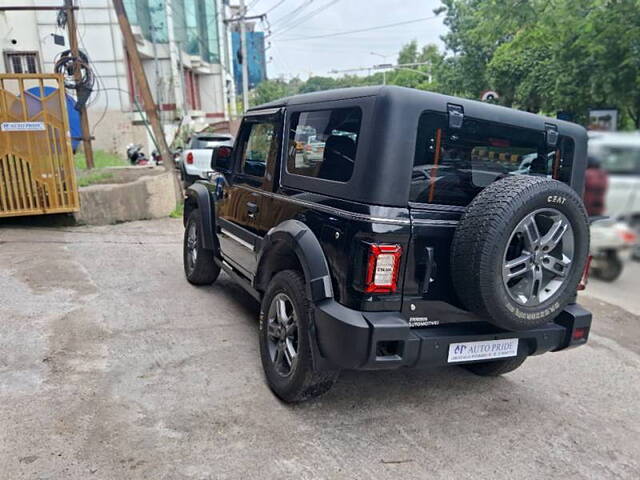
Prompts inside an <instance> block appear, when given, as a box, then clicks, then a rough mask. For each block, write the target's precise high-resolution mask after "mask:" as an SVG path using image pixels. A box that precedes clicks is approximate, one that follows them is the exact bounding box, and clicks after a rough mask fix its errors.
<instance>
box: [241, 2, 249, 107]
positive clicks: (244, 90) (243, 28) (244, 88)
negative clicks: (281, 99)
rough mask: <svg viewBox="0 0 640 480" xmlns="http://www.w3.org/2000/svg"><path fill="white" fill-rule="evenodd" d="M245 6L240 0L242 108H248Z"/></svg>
mask: <svg viewBox="0 0 640 480" xmlns="http://www.w3.org/2000/svg"><path fill="white" fill-rule="evenodd" d="M246 16H247V8H246V7H245V5H244V0H240V52H241V53H240V54H241V55H242V109H243V110H244V111H245V112H246V111H247V110H249V57H248V55H247V24H246V22H247V19H246Z"/></svg>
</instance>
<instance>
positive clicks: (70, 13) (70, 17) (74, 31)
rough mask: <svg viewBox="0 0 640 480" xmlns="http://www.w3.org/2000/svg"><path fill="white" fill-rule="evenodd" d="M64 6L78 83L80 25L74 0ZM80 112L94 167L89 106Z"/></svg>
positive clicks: (87, 152)
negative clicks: (88, 114)
mask: <svg viewBox="0 0 640 480" xmlns="http://www.w3.org/2000/svg"><path fill="white" fill-rule="evenodd" d="M64 8H65V12H66V13H67V28H68V29H69V47H70V49H71V56H72V57H73V58H75V59H78V61H76V62H75V63H74V64H73V65H74V67H73V76H74V78H75V81H76V83H80V81H81V80H82V73H81V72H80V63H79V58H80V57H79V53H78V25H77V24H76V16H75V11H74V10H75V9H74V7H73V0H65V1H64ZM78 113H80V127H81V128H82V148H83V150H84V157H85V159H86V161H87V168H93V167H94V163H93V147H92V146H91V131H90V130H89V117H88V116H87V106H86V105H82V107H81V108H80V111H79V112H78Z"/></svg>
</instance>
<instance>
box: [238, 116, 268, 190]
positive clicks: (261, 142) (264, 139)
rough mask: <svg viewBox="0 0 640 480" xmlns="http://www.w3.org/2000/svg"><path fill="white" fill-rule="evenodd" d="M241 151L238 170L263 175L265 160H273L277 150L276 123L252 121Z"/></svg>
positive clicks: (255, 175)
mask: <svg viewBox="0 0 640 480" xmlns="http://www.w3.org/2000/svg"><path fill="white" fill-rule="evenodd" d="M250 126H251V131H250V132H249V136H248V137H245V138H247V140H246V142H245V144H244V149H243V153H242V162H241V164H240V171H241V172H242V173H245V174H247V175H252V176H254V177H263V176H264V173H265V171H266V168H267V161H273V160H274V159H275V156H276V152H277V138H276V130H277V128H276V125H275V124H274V123H252V124H250Z"/></svg>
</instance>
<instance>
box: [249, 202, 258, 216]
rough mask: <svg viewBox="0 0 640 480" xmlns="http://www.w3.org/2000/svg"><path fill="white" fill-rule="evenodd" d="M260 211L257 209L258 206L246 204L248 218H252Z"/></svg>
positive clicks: (250, 203)
mask: <svg viewBox="0 0 640 480" xmlns="http://www.w3.org/2000/svg"><path fill="white" fill-rule="evenodd" d="M259 211H260V209H259V208H258V204H257V203H254V202H247V212H248V213H249V217H251V218H253V217H255V216H256V214H257V213H258V212H259Z"/></svg>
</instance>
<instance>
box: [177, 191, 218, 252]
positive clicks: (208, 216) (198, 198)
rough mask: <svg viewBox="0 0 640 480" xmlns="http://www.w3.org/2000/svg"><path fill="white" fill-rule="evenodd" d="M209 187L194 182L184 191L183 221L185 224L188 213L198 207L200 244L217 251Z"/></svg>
mask: <svg viewBox="0 0 640 480" xmlns="http://www.w3.org/2000/svg"><path fill="white" fill-rule="evenodd" d="M213 202H214V200H213V197H212V196H211V194H210V193H209V189H208V188H207V186H206V185H205V184H204V183H201V182H196V183H194V184H193V185H190V186H189V188H187V190H186V191H185V202H184V203H185V207H184V218H183V222H184V224H185V226H186V224H187V219H188V218H189V215H190V214H191V212H192V211H193V210H194V208H198V210H200V218H201V220H202V246H203V247H204V248H206V249H207V250H215V251H216V252H217V251H218V238H217V236H216V230H215V226H216V225H215V218H214V215H215V205H214V204H213Z"/></svg>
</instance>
